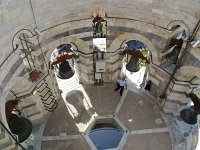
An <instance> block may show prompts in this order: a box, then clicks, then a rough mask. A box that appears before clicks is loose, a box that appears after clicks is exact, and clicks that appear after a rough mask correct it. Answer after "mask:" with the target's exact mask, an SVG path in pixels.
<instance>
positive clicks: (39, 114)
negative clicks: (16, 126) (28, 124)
mask: <svg viewBox="0 0 200 150" xmlns="http://www.w3.org/2000/svg"><path fill="white" fill-rule="evenodd" d="M42 117H43V113H35V114H33V115H31V116H30V117H29V119H30V120H31V121H37V120H39V119H41V118H42Z"/></svg>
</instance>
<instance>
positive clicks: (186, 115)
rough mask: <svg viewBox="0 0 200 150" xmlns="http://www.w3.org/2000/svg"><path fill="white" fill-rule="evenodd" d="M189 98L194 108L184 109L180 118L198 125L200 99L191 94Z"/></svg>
mask: <svg viewBox="0 0 200 150" xmlns="http://www.w3.org/2000/svg"><path fill="white" fill-rule="evenodd" d="M187 96H188V97H190V98H191V100H192V102H193V103H194V106H191V107H190V108H188V109H183V110H182V111H181V114H180V117H181V119H182V120H183V121H185V122H186V123H188V124H196V123H197V120H198V117H197V116H198V114H200V99H199V98H198V97H197V95H196V94H194V93H190V94H189V95H187Z"/></svg>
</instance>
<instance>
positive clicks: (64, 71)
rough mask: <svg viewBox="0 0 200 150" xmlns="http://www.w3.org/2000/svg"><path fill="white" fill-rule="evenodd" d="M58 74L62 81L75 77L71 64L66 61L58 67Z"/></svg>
mask: <svg viewBox="0 0 200 150" xmlns="http://www.w3.org/2000/svg"><path fill="white" fill-rule="evenodd" d="M56 74H57V76H58V77H59V78H60V79H69V78H71V77H72V76H73V75H74V71H73V70H72V68H71V67H70V66H69V62H68V61H66V60H65V61H62V62H61V63H60V64H59V65H58V68H57V70H56Z"/></svg>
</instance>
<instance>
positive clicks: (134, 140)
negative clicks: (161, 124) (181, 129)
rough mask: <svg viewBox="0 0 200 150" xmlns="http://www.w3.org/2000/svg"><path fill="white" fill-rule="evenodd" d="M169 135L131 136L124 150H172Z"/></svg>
mask: <svg viewBox="0 0 200 150" xmlns="http://www.w3.org/2000/svg"><path fill="white" fill-rule="evenodd" d="M171 149H172V148H171V141H170V138H169V134H168V133H151V134H141V135H129V136H128V138H127V141H126V144H125V146H124V148H123V150H171Z"/></svg>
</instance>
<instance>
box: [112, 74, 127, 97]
mask: <svg viewBox="0 0 200 150" xmlns="http://www.w3.org/2000/svg"><path fill="white" fill-rule="evenodd" d="M124 87H125V88H127V81H126V77H125V76H123V77H122V79H120V80H117V88H116V89H115V91H117V90H119V89H120V95H121V96H122V93H123V91H124Z"/></svg>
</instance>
